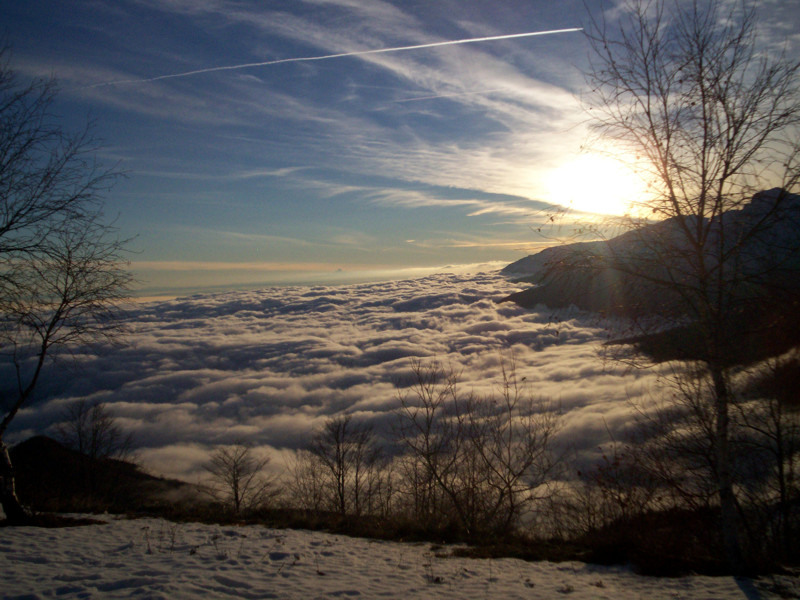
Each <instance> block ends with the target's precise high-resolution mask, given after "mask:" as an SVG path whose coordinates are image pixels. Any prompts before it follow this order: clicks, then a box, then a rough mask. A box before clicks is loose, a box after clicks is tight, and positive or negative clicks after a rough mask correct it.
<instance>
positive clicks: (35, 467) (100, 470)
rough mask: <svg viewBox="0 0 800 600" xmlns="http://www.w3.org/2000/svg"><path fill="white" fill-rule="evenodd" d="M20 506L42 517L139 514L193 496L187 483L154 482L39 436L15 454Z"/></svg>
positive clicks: (127, 466) (125, 465)
mask: <svg viewBox="0 0 800 600" xmlns="http://www.w3.org/2000/svg"><path fill="white" fill-rule="evenodd" d="M10 454H11V461H12V463H13V465H14V468H15V471H16V483H17V493H18V495H19V498H20V501H21V502H22V503H23V504H25V505H28V506H31V507H32V508H33V509H34V510H37V511H54V512H83V511H98V510H99V511H106V510H107V511H109V512H135V511H142V510H153V509H156V508H159V507H161V506H163V505H166V504H169V503H172V502H174V501H176V500H178V499H183V498H188V497H191V496H193V495H194V493H195V492H194V488H193V486H191V485H189V484H187V483H184V482H182V481H177V480H171V479H162V478H159V477H154V476H152V475H149V474H147V473H145V472H144V471H142V470H141V469H140V468H139V467H138V466H137V465H135V464H133V463H130V462H125V461H120V460H114V459H92V458H90V457H88V456H86V455H83V454H80V453H78V452H75V451H73V450H70V449H69V448H67V447H65V446H64V445H62V444H60V443H59V442H57V441H55V440H53V439H51V438H48V437H45V436H35V437H32V438H29V439H27V440H25V441H24V442H21V443H19V444H17V445H16V446H14V447H13V448H11V450H10Z"/></svg>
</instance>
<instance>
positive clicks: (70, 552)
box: [0, 517, 800, 600]
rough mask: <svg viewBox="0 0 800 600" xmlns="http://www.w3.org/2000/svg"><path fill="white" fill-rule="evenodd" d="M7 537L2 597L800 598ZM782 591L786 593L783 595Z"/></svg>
mask: <svg viewBox="0 0 800 600" xmlns="http://www.w3.org/2000/svg"><path fill="white" fill-rule="evenodd" d="M106 520H107V521H108V523H107V524H102V525H89V526H82V527H71V528H62V529H39V528H19V527H8V528H4V529H0V569H1V570H2V583H1V584H0V585H2V588H0V595H2V597H3V598H7V599H13V598H26V599H35V598H165V599H167V598H169V599H174V598H199V597H203V598H302V599H304V600H306V599H311V598H355V597H361V598H402V599H403V600H408V599H410V598H498V599H500V598H503V599H504V598H562V597H568V598H575V599H578V598H613V599H615V600H619V599H622V600H625V599H628V598H636V599H640V598H642V599H647V600H657V599H660V598H670V599H677V598H680V599H688V598H697V599H703V600H710V599H714V598H747V599H753V598H779V597H795V598H797V597H800V582H798V581H797V580H792V579H790V578H786V577H782V578H766V579H761V580H756V581H750V580H736V579H734V578H732V577H699V576H695V577H685V578H677V579H660V578H652V577H642V576H638V575H635V574H633V573H632V572H630V570H628V569H625V568H616V567H598V566H593V565H586V564H583V563H577V562H568V563H560V564H555V563H548V562H538V563H528V562H524V561H520V560H516V559H502V560H476V559H463V558H446V557H444V555H445V554H446V553H447V548H439V547H432V546H431V544H402V543H396V542H382V541H372V540H365V539H356V538H349V537H345V536H338V535H330V534H324V533H317V532H308V531H296V530H276V529H267V528H264V527H260V526H243V527H236V526H216V525H200V524H194V523H190V524H175V523H170V522H168V521H164V520H161V519H135V520H126V519H115V518H112V517H107V518H106ZM779 591H780V592H782V594H779V593H777V592H779Z"/></svg>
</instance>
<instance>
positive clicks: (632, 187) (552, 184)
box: [546, 154, 647, 216]
mask: <svg viewBox="0 0 800 600" xmlns="http://www.w3.org/2000/svg"><path fill="white" fill-rule="evenodd" d="M646 189H647V186H646V185H645V183H644V181H642V179H641V178H639V177H638V176H637V175H636V174H635V173H633V171H631V170H630V168H629V167H627V166H626V165H625V164H624V163H622V162H621V161H619V160H616V159H614V158H611V157H608V156H603V155H600V154H583V155H581V156H578V157H577V158H575V159H573V160H570V161H568V162H566V163H564V164H563V165H561V166H560V167H558V168H556V169H554V170H553V171H551V172H550V175H549V177H548V179H547V185H546V190H547V194H548V196H547V200H548V201H549V202H553V203H554V204H559V205H561V206H565V207H567V208H569V209H570V210H574V211H579V212H585V213H594V214H600V215H618V216H619V215H624V214H629V213H631V211H632V210H633V208H632V204H634V203H638V202H641V201H642V199H643V197H644V195H645V194H646Z"/></svg>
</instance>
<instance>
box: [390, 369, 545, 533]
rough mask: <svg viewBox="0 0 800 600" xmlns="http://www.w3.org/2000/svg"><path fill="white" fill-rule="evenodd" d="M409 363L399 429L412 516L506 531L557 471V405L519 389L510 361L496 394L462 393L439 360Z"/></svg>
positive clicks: (471, 529)
mask: <svg viewBox="0 0 800 600" xmlns="http://www.w3.org/2000/svg"><path fill="white" fill-rule="evenodd" d="M412 371H413V373H414V381H413V383H412V385H411V387H410V390H409V391H408V393H404V394H400V409H399V427H398V434H399V438H400V443H401V445H402V446H403V447H404V448H405V450H406V453H407V456H406V457H405V459H404V463H403V464H404V467H405V468H404V470H403V471H401V473H402V474H403V475H404V476H405V484H406V489H407V490H408V492H407V493H408V494H409V495H410V496H411V498H412V499H413V506H414V510H415V511H417V512H416V513H415V516H416V518H418V519H419V520H420V523H421V524H422V525H423V526H430V525H431V524H434V523H437V521H438V524H439V526H441V525H444V524H447V523H448V521H452V520H455V522H456V524H457V526H458V527H459V528H460V529H461V531H462V532H463V533H465V534H466V535H467V536H468V537H475V536H478V535H483V534H486V533H493V534H507V533H510V532H512V531H513V530H514V529H515V528H516V527H517V526H518V525H519V524H520V519H521V517H522V516H524V514H525V513H526V511H528V510H529V509H530V507H531V506H532V505H533V504H534V502H535V501H536V500H539V499H542V498H543V497H545V496H546V495H547V493H546V492H545V490H546V489H547V484H548V483H549V482H550V480H551V478H552V477H553V476H554V475H555V469H556V468H557V465H558V464H559V460H558V459H557V457H556V456H555V455H554V454H553V452H552V450H551V441H552V439H553V437H554V436H555V434H556V432H557V431H558V426H559V419H558V415H557V413H556V411H554V410H553V407H552V406H550V404H549V403H548V402H546V401H544V400H542V399H538V398H535V397H533V396H531V395H530V394H528V393H525V390H523V389H522V386H521V385H519V382H518V381H517V379H516V375H515V372H514V369H513V367H512V368H511V369H510V370H509V369H506V368H505V367H504V368H503V370H502V377H503V382H502V385H501V389H500V393H499V394H498V395H488V396H476V395H474V394H468V395H466V396H463V397H462V396H459V393H458V385H457V384H458V377H457V376H456V375H455V374H454V373H453V372H452V371H451V370H448V369H446V368H445V367H444V366H443V365H442V364H441V363H438V362H436V361H433V362H431V363H430V364H428V365H422V364H421V363H419V362H416V363H414V364H413V365H412Z"/></svg>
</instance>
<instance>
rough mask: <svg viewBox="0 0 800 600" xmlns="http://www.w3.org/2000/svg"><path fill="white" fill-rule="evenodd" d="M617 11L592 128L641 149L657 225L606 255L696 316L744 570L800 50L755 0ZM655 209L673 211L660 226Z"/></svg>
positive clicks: (785, 254)
mask: <svg viewBox="0 0 800 600" xmlns="http://www.w3.org/2000/svg"><path fill="white" fill-rule="evenodd" d="M617 14H618V16H619V25H618V26H617V27H610V26H608V25H607V23H606V22H605V21H594V22H593V23H592V27H590V28H589V30H588V37H589V40H590V42H591V45H592V50H593V65H592V68H591V70H590V71H589V73H588V81H589V84H590V86H591V92H590V93H589V94H588V96H587V103H588V105H589V108H590V109H591V115H592V117H593V124H594V127H595V130H596V131H597V132H598V133H599V135H600V136H601V137H602V138H604V139H606V140H609V141H612V142H613V143H615V144H616V145H617V146H618V147H620V148H622V149H623V150H625V151H627V152H628V153H629V154H630V155H631V156H632V157H633V156H635V157H636V159H637V161H636V164H637V168H639V169H640V171H641V172H642V173H643V175H644V176H645V177H646V178H647V179H648V181H649V183H650V185H651V191H652V194H651V195H650V196H649V197H648V198H646V199H643V200H642V202H641V204H640V206H639V207H638V208H639V210H640V213H639V214H642V212H641V211H643V212H646V217H647V218H644V217H637V216H636V213H634V214H633V216H631V217H630V218H629V219H628V222H627V225H628V227H629V228H630V229H632V230H633V232H644V231H646V230H647V232H648V234H647V235H646V236H645V235H642V236H641V237H640V238H639V239H638V240H637V241H638V244H637V245H636V251H635V252H630V253H627V254H625V255H617V256H613V255H611V256H609V255H606V256H600V257H597V259H598V260H597V263H600V264H603V265H605V266H608V267H610V268H612V269H614V270H617V271H618V272H620V273H624V274H625V275H626V276H629V277H631V278H633V279H634V280H638V281H640V282H643V283H646V284H647V285H648V286H655V287H656V288H657V289H660V290H661V293H660V295H659V299H660V300H661V301H662V304H661V306H659V308H658V310H660V311H661V312H662V313H663V314H665V315H669V314H672V315H673V316H676V317H678V318H683V319H687V318H688V320H689V321H690V322H691V323H692V324H693V327H694V335H693V338H692V339H693V342H692V343H693V345H694V346H695V347H694V348H693V349H692V352H691V354H692V356H693V358H695V359H698V360H699V361H700V364H701V365H702V367H703V369H704V377H705V378H706V379H707V381H708V387H707V390H708V392H709V394H708V395H707V396H706V399H707V402H708V406H709V407H710V411H709V414H708V416H709V418H710V419H711V424H710V426H711V433H712V444H713V453H714V457H713V460H714V480H715V487H716V495H717V499H718V502H719V505H720V507H721V514H722V517H721V533H722V538H723V540H724V545H725V548H726V553H727V558H728V561H729V565H730V566H731V567H732V568H733V569H737V570H738V569H741V568H742V556H741V548H740V539H739V520H738V516H737V499H736V495H735V492H734V477H733V465H732V451H731V433H730V426H731V425H730V420H731V417H730V407H731V405H732V403H733V400H734V398H733V395H734V390H733V384H732V372H733V370H734V368H735V367H736V363H737V360H736V358H734V357H736V356H737V354H738V353H739V350H740V349H741V348H739V347H737V346H740V345H741V344H742V343H743V342H742V340H743V339H745V338H744V337H743V336H742V333H743V332H742V331H741V329H742V328H746V327H747V326H749V325H751V323H750V320H749V319H748V315H749V314H750V313H751V312H753V313H754V314H755V312H757V313H758V314H762V315H763V314H764V311H763V306H759V304H760V303H762V304H763V303H764V302H766V301H767V299H775V300H776V302H775V304H774V306H778V305H780V304H781V303H783V304H785V303H786V301H787V296H786V294H785V290H786V286H789V287H791V286H792V285H794V286H795V287H794V289H793V293H795V294H796V292H797V289H796V280H797V270H798V249H797V247H796V245H792V247H785V246H784V245H783V242H782V241H785V240H787V239H791V236H788V237H787V235H786V232H787V229H788V230H791V229H792V228H796V227H797V226H798V207H797V202H796V199H794V198H793V197H792V196H791V195H790V194H788V193H787V190H791V189H792V188H793V187H794V186H795V185H796V184H797V181H798V177H799V176H800V162H798V158H799V157H800V153H799V152H798V150H800V134H799V133H798V132H799V129H798V126H799V125H800V94H798V77H797V76H798V69H800V63H797V62H795V61H793V60H791V59H790V58H789V56H788V55H783V54H779V55H778V56H771V55H770V53H769V48H768V47H767V46H766V45H765V44H760V43H759V40H758V39H757V37H756V19H755V13H754V5H752V4H750V3H748V2H741V3H739V2H735V3H728V2H722V1H721V0H709V1H703V2H701V1H699V0H694V1H691V0H689V1H686V2H683V1H680V2H672V1H669V0H629V1H626V2H623V3H622V4H621V5H620V6H619V7H618V13H617ZM768 188H774V189H773V191H772V192H771V193H769V194H761V195H760V196H758V197H757V198H756V199H755V200H754V201H753V203H752V204H750V200H751V198H753V197H754V195H755V194H756V193H757V192H759V191H761V190H765V189H768ZM756 200H757V201H756ZM653 218H654V219H663V220H664V222H663V223H662V225H661V226H660V227H659V228H656V229H653V228H652V227H651V225H652V221H651V219H653ZM635 237H636V235H635V233H634V234H633V238H635ZM633 238H632V239H633ZM794 239H795V240H796V239H797V237H796V234H795V237H794ZM792 282H794V283H792ZM767 312H768V311H767Z"/></svg>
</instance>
